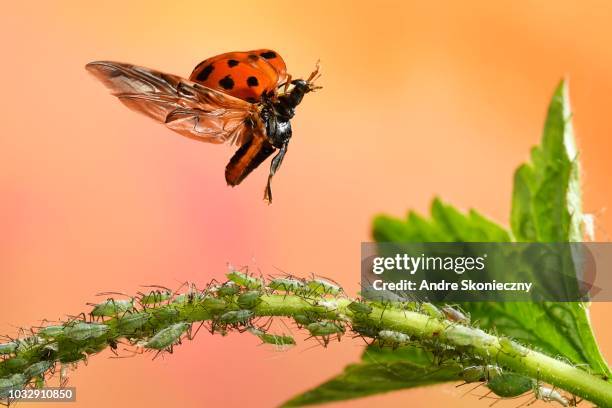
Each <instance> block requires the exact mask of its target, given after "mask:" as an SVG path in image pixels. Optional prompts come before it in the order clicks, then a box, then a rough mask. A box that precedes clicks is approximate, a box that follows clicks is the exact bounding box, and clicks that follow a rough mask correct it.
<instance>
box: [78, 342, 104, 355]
mask: <svg viewBox="0 0 612 408" xmlns="http://www.w3.org/2000/svg"><path fill="white" fill-rule="evenodd" d="M108 345H109V343H108V342H107V341H98V342H96V343H91V344H89V345H87V347H85V348H84V349H83V351H84V352H85V353H86V354H96V353H100V352H101V351H104V350H105V349H106V347H108Z"/></svg>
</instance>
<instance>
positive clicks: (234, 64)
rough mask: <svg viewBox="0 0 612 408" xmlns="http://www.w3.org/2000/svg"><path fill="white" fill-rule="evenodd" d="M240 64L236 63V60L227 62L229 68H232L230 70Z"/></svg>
mask: <svg viewBox="0 0 612 408" xmlns="http://www.w3.org/2000/svg"><path fill="white" fill-rule="evenodd" d="M238 64H239V62H238V61H236V60H235V59H231V60H227V66H228V67H230V68H233V67H235V66H236V65H238Z"/></svg>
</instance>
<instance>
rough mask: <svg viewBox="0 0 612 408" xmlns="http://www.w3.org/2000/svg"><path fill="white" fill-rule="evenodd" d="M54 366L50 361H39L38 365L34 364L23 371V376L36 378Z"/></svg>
mask: <svg viewBox="0 0 612 408" xmlns="http://www.w3.org/2000/svg"><path fill="white" fill-rule="evenodd" d="M54 365H55V364H54V363H53V362H51V361H39V362H38V363H34V364H32V365H30V366H29V367H28V368H26V369H25V370H24V371H23V374H24V375H25V377H26V378H34V377H38V376H40V375H41V374H44V373H45V372H46V371H47V370H49V369H51V367H53V366H54Z"/></svg>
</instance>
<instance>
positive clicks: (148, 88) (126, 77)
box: [86, 49, 319, 202]
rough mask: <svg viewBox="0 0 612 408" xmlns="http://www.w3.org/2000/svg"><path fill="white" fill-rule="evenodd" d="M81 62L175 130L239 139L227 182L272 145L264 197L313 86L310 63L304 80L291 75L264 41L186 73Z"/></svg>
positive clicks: (203, 137)
mask: <svg viewBox="0 0 612 408" xmlns="http://www.w3.org/2000/svg"><path fill="white" fill-rule="evenodd" d="M86 68H87V70H89V71H90V72H91V73H92V74H93V75H94V76H95V77H96V78H97V79H99V80H100V81H102V83H104V85H106V86H107V87H108V88H109V89H110V90H111V91H112V92H113V95H115V96H116V97H118V98H119V100H120V101H121V102H123V103H124V104H125V105H126V106H127V107H128V108H130V109H133V110H135V111H137V112H140V113H142V114H145V115H147V116H149V117H150V118H153V119H155V120H156V121H158V122H161V123H164V124H165V125H166V126H167V127H168V128H170V129H172V130H174V131H175V132H177V133H180V134H181V135H183V136H187V137H190V138H193V139H196V140H200V141H204V142H209V143H215V144H218V143H224V142H228V143H231V144H236V145H239V146H240V148H239V149H238V150H237V151H236V153H235V154H234V156H233V157H232V158H231V160H230V161H229V163H228V165H227V167H226V170H225V179H226V181H227V183H228V184H229V185H231V186H236V185H238V184H240V182H242V180H244V178H245V177H247V176H248V175H249V174H250V173H251V172H252V171H253V170H254V169H255V168H257V166H259V165H260V164H261V163H262V162H263V161H264V160H265V159H267V158H268V157H269V156H270V155H272V154H273V153H274V152H276V151H277V149H278V153H277V154H276V156H275V157H274V158H273V159H272V163H271V166H270V173H269V176H268V183H267V185H266V189H265V194H264V199H266V200H267V201H268V202H271V201H272V191H271V188H270V183H271V181H272V177H273V176H274V173H276V171H277V170H278V168H279V167H280V165H281V162H282V160H283V157H284V156H285V153H286V152H287V146H288V144H289V139H290V138H291V134H292V131H291V122H290V120H291V118H293V116H294V115H295V108H296V107H297V106H298V105H299V104H300V103H301V102H302V98H303V97H304V95H306V94H307V93H309V92H312V91H314V90H316V89H318V88H319V87H317V86H315V85H314V81H315V80H316V79H317V77H318V76H317V75H318V65H317V68H316V69H315V71H314V72H313V73H312V74H311V75H310V77H309V78H308V79H307V80H302V79H297V80H293V81H291V76H290V75H287V72H286V67H285V63H284V61H283V59H282V58H281V56H280V55H278V54H277V53H276V52H274V51H272V50H264V49H261V50H254V51H247V52H230V53H225V54H221V55H217V56H215V57H211V58H208V59H206V60H204V61H202V62H201V63H200V64H198V66H197V67H196V68H195V69H194V70H193V72H192V73H191V76H190V77H189V80H187V79H183V78H181V77H179V76H176V75H171V74H165V73H162V72H159V71H155V70H152V69H149V68H144V67H138V66H135V65H130V64H123V63H119V62H110V61H96V62H91V63H89V64H87V66H86ZM281 86H284V87H283V90H282V92H280V93H279V88H280V87H281ZM289 86H292V87H291V89H289Z"/></svg>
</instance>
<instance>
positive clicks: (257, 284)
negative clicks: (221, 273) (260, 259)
mask: <svg viewBox="0 0 612 408" xmlns="http://www.w3.org/2000/svg"><path fill="white" fill-rule="evenodd" d="M227 279H229V280H230V281H232V282H234V283H235V284H237V285H240V286H242V287H244V288H247V289H263V287H264V283H263V281H262V280H261V279H260V278H256V277H254V276H251V275H249V274H246V273H243V272H240V271H232V272H230V273H228V274H227Z"/></svg>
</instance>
